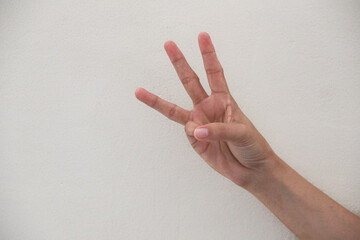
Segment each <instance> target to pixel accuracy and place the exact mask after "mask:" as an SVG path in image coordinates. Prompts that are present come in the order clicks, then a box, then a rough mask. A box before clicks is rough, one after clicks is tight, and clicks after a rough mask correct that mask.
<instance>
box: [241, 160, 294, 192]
mask: <svg viewBox="0 0 360 240" xmlns="http://www.w3.org/2000/svg"><path fill="white" fill-rule="evenodd" d="M251 171H252V173H251V181H249V183H248V184H247V185H246V186H244V188H245V189H246V190H247V191H249V192H250V193H252V194H253V195H259V194H262V193H266V192H267V191H268V190H269V189H270V188H271V186H273V185H274V184H281V182H282V181H283V179H284V178H285V175H286V174H288V173H289V172H290V171H291V168H290V167H289V166H288V165H287V164H286V163H285V162H284V161H283V160H281V159H280V158H279V157H278V156H277V155H276V154H274V155H273V156H271V157H269V158H268V159H266V160H265V161H264V164H263V165H262V166H261V167H259V168H256V169H252V170H251Z"/></svg>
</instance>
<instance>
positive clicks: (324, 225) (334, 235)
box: [247, 157, 360, 239]
mask: <svg viewBox="0 0 360 240" xmlns="http://www.w3.org/2000/svg"><path fill="white" fill-rule="evenodd" d="M271 161H272V162H271V163H270V166H269V167H268V169H267V170H264V172H260V173H258V174H257V175H258V177H257V178H256V181H254V184H251V185H249V186H248V187H247V190H248V191H249V192H251V193H252V194H253V195H254V196H255V197H256V198H258V199H259V200H260V201H261V202H262V203H263V204H264V205H265V206H266V207H267V208H269V209H270V211H272V212H273V213H274V214H275V215H276V216H277V217H278V218H279V219H280V220H281V221H282V222H283V223H284V224H285V225H286V226H287V227H288V228H289V229H290V230H291V231H292V232H294V233H295V234H296V235H297V236H298V237H299V238H301V239H360V218H359V217H357V216H356V215H354V214H353V213H351V212H350V211H348V210H346V209H345V208H344V207H342V206H341V205H340V204H338V203H337V202H335V201H334V200H332V199H331V198H330V197H328V196H327V195H326V194H325V193H323V192H321V191H320V190H319V189H318V188H316V187H315V186H313V185H312V184H310V183H309V182H308V181H306V180H305V179H304V178H303V177H301V176H300V175H299V174H298V173H297V172H295V171H294V170H293V169H292V168H291V167H289V166H288V165H287V164H286V163H285V162H283V161H282V160H281V159H279V158H278V157H274V159H272V160H271Z"/></svg>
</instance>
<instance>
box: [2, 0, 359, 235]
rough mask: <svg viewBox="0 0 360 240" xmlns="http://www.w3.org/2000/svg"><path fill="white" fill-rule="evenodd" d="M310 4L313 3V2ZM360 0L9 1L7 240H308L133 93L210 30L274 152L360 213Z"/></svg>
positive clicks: (189, 53)
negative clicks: (168, 48) (170, 49)
mask: <svg viewBox="0 0 360 240" xmlns="http://www.w3.org/2000/svg"><path fill="white" fill-rule="evenodd" d="M305 2H306V3H305ZM359 14H360V3H359V1H355V0H354V1H345V0H339V1H331V0H330V1H296V2H295V1H286V0H282V1H272V3H270V1H266V0H264V1H250V0H249V1H235V0H234V1H227V0H223V1H217V0H211V1H209V0H207V1H194V0H191V1H159V0H157V1H139V0H138V1H134V0H122V1H119V0H107V1H105V0H104V1H89V0H83V1H69V0H66V1H64V0H62V1H48V0H43V1H35V0H34V1H25V0H24V1H15V0H11V1H10V0H8V1H5V0H2V1H0V238H1V239H12V240H17V239H19V240H20V239H29V240H33V239H34V240H41V239H53V240H57V239H59V240H60V239H61V240H62V239H87V240H88V239H90V240H92V239H154V240H155V239H179V240H180V239H184V240H185V239H186V240H187V239H207V240H208V239H210V240H213V239H216V240H218V239H219V240H220V239H221V240H223V239H249V240H252V239H295V237H294V236H293V234H292V233H291V232H289V231H288V230H287V229H286V228H285V227H284V226H283V225H282V223H281V222H279V221H278V220H277V219H276V218H275V217H274V216H273V215H272V214H271V213H270V212H268V211H267V209H266V208H265V207H264V206H262V205H261V204H260V203H259V202H258V201H257V200H256V199H255V198H254V197H253V196H251V195H250V194H249V193H248V192H246V191H245V190H243V189H240V188H239V187H237V186H235V185H233V184H232V183H231V182H230V181H228V180H227V179H224V178H223V177H222V176H220V175H218V174H217V173H216V172H215V171H213V170H212V169H211V168H210V167H208V166H207V165H206V164H205V163H204V162H203V161H202V160H201V159H200V158H199V157H198V156H197V155H195V153H194V152H193V150H192V149H191V147H190V145H189V144H188V142H187V140H186V138H185V137H184V132H183V128H182V127H181V126H178V125H177V124H175V123H173V122H170V121H168V120H167V119H166V118H164V117H162V116H161V115H160V114H158V113H156V112H154V111H153V110H151V109H149V108H147V107H146V106H144V105H143V104H141V103H140V102H138V101H137V100H136V99H135V97H134V90H135V89H136V87H139V86H142V87H145V88H147V89H149V90H150V91H153V92H155V93H157V94H159V95H160V96H162V97H163V98H165V99H167V100H171V101H173V102H175V103H177V104H178V105H180V106H183V107H187V108H189V107H190V106H191V102H190V100H189V98H188V97H187V95H186V93H185V91H184V90H183V88H182V86H181V84H180V82H179V81H178V79H177V76H176V73H175V71H174V70H173V68H172V66H171V64H170V62H169V60H168V58H167V56H166V54H165V52H164V50H163V43H164V42H165V41H166V40H170V39H171V40H174V41H175V42H177V43H178V45H179V47H180V48H181V49H182V50H183V52H184V54H185V55H186V57H187V58H188V60H189V62H190V64H191V65H192V66H193V67H194V69H195V70H196V71H197V72H198V74H199V76H200V77H201V79H202V82H203V84H204V85H205V86H206V88H207V89H208V86H207V83H206V78H205V74H204V71H203V68H202V60H201V56H200V53H199V50H198V46H197V34H198V33H199V32H200V31H208V32H209V33H210V35H211V36H212V39H213V42H214V44H215V46H216V48H217V51H218V56H219V58H220V60H221V62H222V64H223V67H224V69H225V73H226V76H227V79H228V84H229V86H230V87H231V90H232V93H233V95H234V97H235V99H237V100H238V102H239V105H240V106H241V107H242V109H243V110H244V112H245V113H246V114H247V115H248V116H249V118H250V119H252V120H253V122H254V123H255V125H256V126H257V127H258V129H259V130H260V131H261V132H262V133H263V135H264V136H265V137H266V138H267V139H268V140H269V142H270V144H271V145H272V146H273V148H274V149H275V150H276V152H277V153H278V154H279V155H280V156H281V157H282V158H283V159H284V160H285V161H286V162H287V163H289V164H290V165H291V166H292V167H293V168H295V169H296V170H297V171H298V172H300V173H301V174H302V175H304V176H305V177H306V178H307V179H309V180H310V181H311V182H312V183H314V184H315V185H316V186H318V187H319V188H320V189H322V190H323V191H325V192H326V193H328V194H329V195H330V196H331V197H333V198H334V199H335V200H337V201H339V202H340V203H342V204H343V205H344V206H345V207H347V208H349V209H350V210H352V211H353V212H355V213H356V214H360V204H359V199H360V177H359V176H360V161H359V160H360V159H359V155H360V127H359V122H360V108H359V107H360V94H359V92H360V30H359V29H360V21H359Z"/></svg>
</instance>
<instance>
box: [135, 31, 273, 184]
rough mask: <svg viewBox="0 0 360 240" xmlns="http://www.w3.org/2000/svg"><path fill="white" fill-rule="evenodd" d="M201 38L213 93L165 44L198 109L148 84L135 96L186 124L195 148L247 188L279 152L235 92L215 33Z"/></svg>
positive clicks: (170, 45)
mask: <svg viewBox="0 0 360 240" xmlns="http://www.w3.org/2000/svg"><path fill="white" fill-rule="evenodd" d="M198 40H199V46H200V51H201V54H202V58H203V62H204V66H205V70H206V75H207V78H208V82H209V85H210V88H211V94H210V95H208V94H207V93H206V92H205V90H204V89H203V87H202V86H201V84H200V81H199V78H198V76H197V75H196V73H195V72H194V71H193V70H192V69H191V67H190V66H189V64H188V63H187V61H186V60H185V58H184V55H183V54H182V53H181V51H180V50H179V48H178V47H177V46H176V44H175V43H174V42H171V41H168V42H166V43H165V45H164V48H165V50H166V52H167V54H168V56H169V58H170V60H171V62H172V64H173V65H174V68H175V70H176V72H177V74H178V76H179V78H180V80H181V82H182V84H183V85H184V88H185V90H186V91H187V93H188V94H189V96H190V98H191V99H192V101H193V104H194V108H193V109H192V110H191V111H188V110H185V109H183V108H181V107H179V106H177V105H175V104H172V103H169V102H167V101H165V100H163V99H161V98H160V97H158V96H156V95H154V94H152V93H150V92H148V91H146V90H145V89H143V88H138V89H137V90H136V92H135V95H136V97H137V98H138V99H139V100H140V101H142V102H143V103H145V104H147V105H148V106H150V107H152V108H154V109H155V110H157V111H159V112H160V113H162V114H163V115H165V116H167V117H168V118H169V119H171V120H173V121H176V122H178V123H180V124H182V125H184V126H185V132H186V135H187V137H188V139H189V142H190V144H191V145H192V147H193V148H194V149H195V151H196V152H197V153H198V154H199V155H200V156H201V157H202V158H203V159H204V160H205V161H206V162H207V163H208V164H209V165H210V166H211V167H212V168H214V169H215V170H216V171H218V172H219V173H220V174H222V175H224V176H225V177H227V178H229V179H230V180H232V181H233V182H235V183H236V184H238V185H240V186H243V187H246V186H247V185H248V184H250V183H251V182H253V179H254V176H255V175H257V174H258V173H261V171H259V170H263V169H265V168H266V165H268V163H269V161H270V160H271V159H273V156H274V155H275V154H274V152H273V151H272V149H271V148H270V146H269V144H268V143H267V142H266V141H265V139H264V138H263V137H262V136H261V134H260V133H259V132H258V131H257V130H256V128H255V127H254V125H253V124H252V123H251V122H250V120H249V119H248V118H247V117H246V116H245V115H244V114H243V112H242V111H241V110H240V108H239V107H238V105H237V104H236V102H235V100H234V99H233V97H232V96H231V94H230V92H229V89H228V86H227V84H226V80H225V76H224V72H223V69H222V67H221V65H220V62H219V60H218V59H217V56H216V53H215V49H214V46H213V44H212V42H211V39H210V36H209V35H208V34H207V33H200V34H199V38H198Z"/></svg>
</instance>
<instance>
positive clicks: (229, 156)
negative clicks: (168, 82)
mask: <svg viewBox="0 0 360 240" xmlns="http://www.w3.org/2000/svg"><path fill="white" fill-rule="evenodd" d="M198 40H199V47H200V51H201V54H202V58H203V62H204V67H205V71H206V75H207V78H208V82H209V85H210V89H211V94H210V95H208V94H207V93H206V91H205V90H204V88H203V87H202V86H201V84H200V81H199V78H198V76H197V75H196V73H195V72H194V71H193V70H192V69H191V67H190V66H189V64H188V63H187V61H186V60H185V58H184V55H183V54H182V53H181V51H180V50H179V48H178V47H177V46H176V44H175V43H174V42H171V41H169V42H166V43H165V45H164V48H165V50H166V52H167V54H168V56H169V58H170V60H171V62H172V64H173V66H174V68H175V70H176V72H177V74H178V76H179V78H180V80H181V82H182V84H183V86H184V88H185V90H186V91H187V93H188V94H189V96H190V98H191V99H192V102H193V109H192V110H190V111H189V110H185V109H183V108H181V107H179V106H177V105H175V104H173V103H169V102H167V101H165V100H163V99H161V98H160V97H158V96H156V95H154V94H152V93H150V92H148V91H146V90H145V89H142V88H138V89H137V90H136V92H135V95H136V97H137V98H138V99H139V100H140V101H142V102H143V103H145V104H147V105H148V106H150V107H152V108H154V109H155V110H157V111H159V112H160V113H162V114H163V115H165V116H167V117H168V118H169V119H171V120H173V121H176V122H178V123H179V124H182V125H184V126H185V132H186V135H187V138H188V140H189V142H190V144H191V145H192V147H193V148H194V150H195V151H196V152H197V153H198V154H199V155H200V156H201V157H202V158H203V159H204V160H205V161H206V162H207V163H208V164H209V165H210V166H211V167H212V168H213V169H215V170H216V171H217V172H219V173H220V174H222V175H224V176H225V177H227V178H228V179H230V180H231V181H233V182H234V183H236V184H237V185H239V186H241V187H243V188H245V189H246V190H248V191H249V192H251V193H252V194H254V196H255V197H257V198H258V199H259V200H260V201H261V202H263V204H264V205H265V206H267V207H268V208H269V209H270V210H271V211H272V212H273V213H274V214H275V215H276V216H277V217H278V218H279V219H280V220H281V221H282V222H283V223H284V224H285V225H286V226H287V227H288V228H289V229H290V230H291V231H293V232H294V233H295V234H296V235H297V236H298V237H300V238H301V239H360V219H359V218H358V217H357V216H356V215H354V214H352V213H351V212H349V211H348V210H346V209H345V208H344V207H342V206H341V205H340V204H338V203H336V202H335V201H334V200H332V199H331V198H330V197H328V196H327V195H326V194H324V193H323V192H321V191H320V190H319V189H317V188H316V187H314V186H313V185H311V184H310V183H309V182H308V181H306V180H305V179H304V178H302V177H301V176H300V175H299V174H298V173H296V172H295V171H294V170H293V169H292V168H291V167H289V166H288V165H287V164H286V163H285V162H284V161H282V160H281V159H280V158H279V157H278V156H277V155H276V154H275V152H274V151H273V150H272V149H271V147H270V145H269V144H268V143H267V141H266V140H265V139H264V138H263V136H262V135H261V134H260V133H259V132H258V131H257V129H256V128H255V127H254V125H253V124H252V123H251V122H250V120H249V119H248V118H247V117H246V116H245V114H244V113H243V112H242V111H241V110H240V108H239V106H238V105H237V103H236V102H235V100H234V99H233V97H232V96H231V94H230V91H229V88H228V86H227V84H226V80H225V76H224V71H223V68H222V66H221V65H220V62H219V60H218V59H217V56H216V53H215V48H214V46H213V44H212V42H211V39H210V36H209V35H208V34H207V33H200V34H199V38H198Z"/></svg>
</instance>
